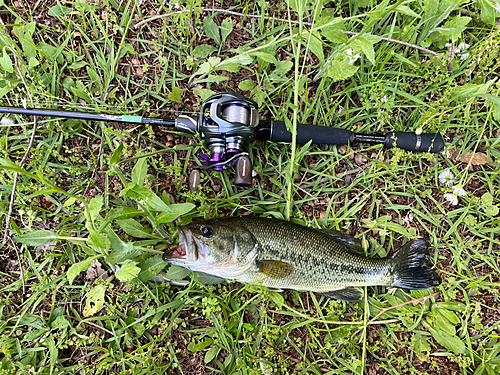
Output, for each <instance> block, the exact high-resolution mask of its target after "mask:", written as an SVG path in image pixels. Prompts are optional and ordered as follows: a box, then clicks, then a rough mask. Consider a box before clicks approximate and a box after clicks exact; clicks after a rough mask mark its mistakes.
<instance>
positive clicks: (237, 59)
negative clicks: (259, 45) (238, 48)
mask: <svg viewBox="0 0 500 375" xmlns="http://www.w3.org/2000/svg"><path fill="white" fill-rule="evenodd" d="M253 62H254V59H253V58H252V56H250V55H249V54H247V53H242V54H239V55H236V56H233V57H230V58H229V59H226V60H224V61H223V62H222V63H223V64H238V65H250V64H252V63H253Z"/></svg>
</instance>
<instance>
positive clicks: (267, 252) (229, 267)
mask: <svg viewBox="0 0 500 375" xmlns="http://www.w3.org/2000/svg"><path fill="white" fill-rule="evenodd" d="M178 230H179V246H177V247H175V248H174V249H172V250H169V251H167V252H165V254H164V255H163V259H164V260H165V261H167V262H169V263H171V264H175V265H179V266H183V267H186V268H189V269H190V270H192V271H199V272H205V273H208V274H211V275H215V276H218V277H221V278H225V279H234V280H237V281H240V282H244V283H261V284H262V285H264V286H266V287H269V288H275V289H296V290H303V291H313V292H317V293H322V294H324V295H326V296H328V297H330V298H334V299H338V300H344V301H351V302H354V301H359V300H361V299H362V298H363V297H364V292H363V289H361V288H360V287H363V286H375V285H382V286H390V287H397V288H405V289H426V288H430V287H433V286H437V285H439V284H440V283H441V278H440V277H439V275H438V274H437V272H436V271H434V270H432V269H431V268H429V265H428V263H429V253H428V250H427V248H428V246H429V240H428V239H425V238H419V239H414V240H412V241H410V242H408V243H406V244H405V245H404V246H403V247H402V248H401V249H400V250H399V251H397V252H396V253H395V254H394V255H393V256H391V257H387V258H382V259H381V258H367V257H366V256H365V255H364V251H363V249H362V247H361V244H360V242H359V241H358V240H356V239H354V237H351V236H350V235H347V234H345V233H341V232H337V231H332V230H316V229H313V228H308V227H304V226H301V225H298V224H294V223H291V222H288V221H283V220H276V219H265V218H257V217H231V218H225V219H217V220H207V221H201V222H195V223H192V224H189V225H186V226H182V227H179V228H178Z"/></svg>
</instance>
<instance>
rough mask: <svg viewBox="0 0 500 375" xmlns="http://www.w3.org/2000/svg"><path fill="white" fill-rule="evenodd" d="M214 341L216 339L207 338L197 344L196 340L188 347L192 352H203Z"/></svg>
mask: <svg viewBox="0 0 500 375" xmlns="http://www.w3.org/2000/svg"><path fill="white" fill-rule="evenodd" d="M213 342H214V340H212V339H210V338H206V339H205V340H203V341H200V342H199V343H197V344H195V343H194V342H190V343H189V345H188V347H187V348H188V350H189V351H191V352H201V351H202V350H203V349H205V348H206V347H207V346H210V345H212V343H213Z"/></svg>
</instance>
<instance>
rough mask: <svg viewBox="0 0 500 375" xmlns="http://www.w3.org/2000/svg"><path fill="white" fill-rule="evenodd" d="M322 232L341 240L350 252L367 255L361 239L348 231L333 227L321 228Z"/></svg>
mask: <svg viewBox="0 0 500 375" xmlns="http://www.w3.org/2000/svg"><path fill="white" fill-rule="evenodd" d="M320 232H323V233H324V234H327V235H329V236H330V237H332V238H333V239H334V240H335V241H338V242H340V243H341V244H342V245H344V247H345V249H346V250H347V251H349V252H350V253H352V254H356V255H365V251H364V250H363V246H361V241H360V240H358V239H357V238H354V237H353V236H351V235H349V234H347V233H343V232H339V231H337V230H333V229H320Z"/></svg>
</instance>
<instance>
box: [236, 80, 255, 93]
mask: <svg viewBox="0 0 500 375" xmlns="http://www.w3.org/2000/svg"><path fill="white" fill-rule="evenodd" d="M254 87H255V82H254V81H252V80H250V79H245V80H244V81H241V82H240V84H239V85H238V88H239V89H240V90H241V91H250V90H253V88H254Z"/></svg>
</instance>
